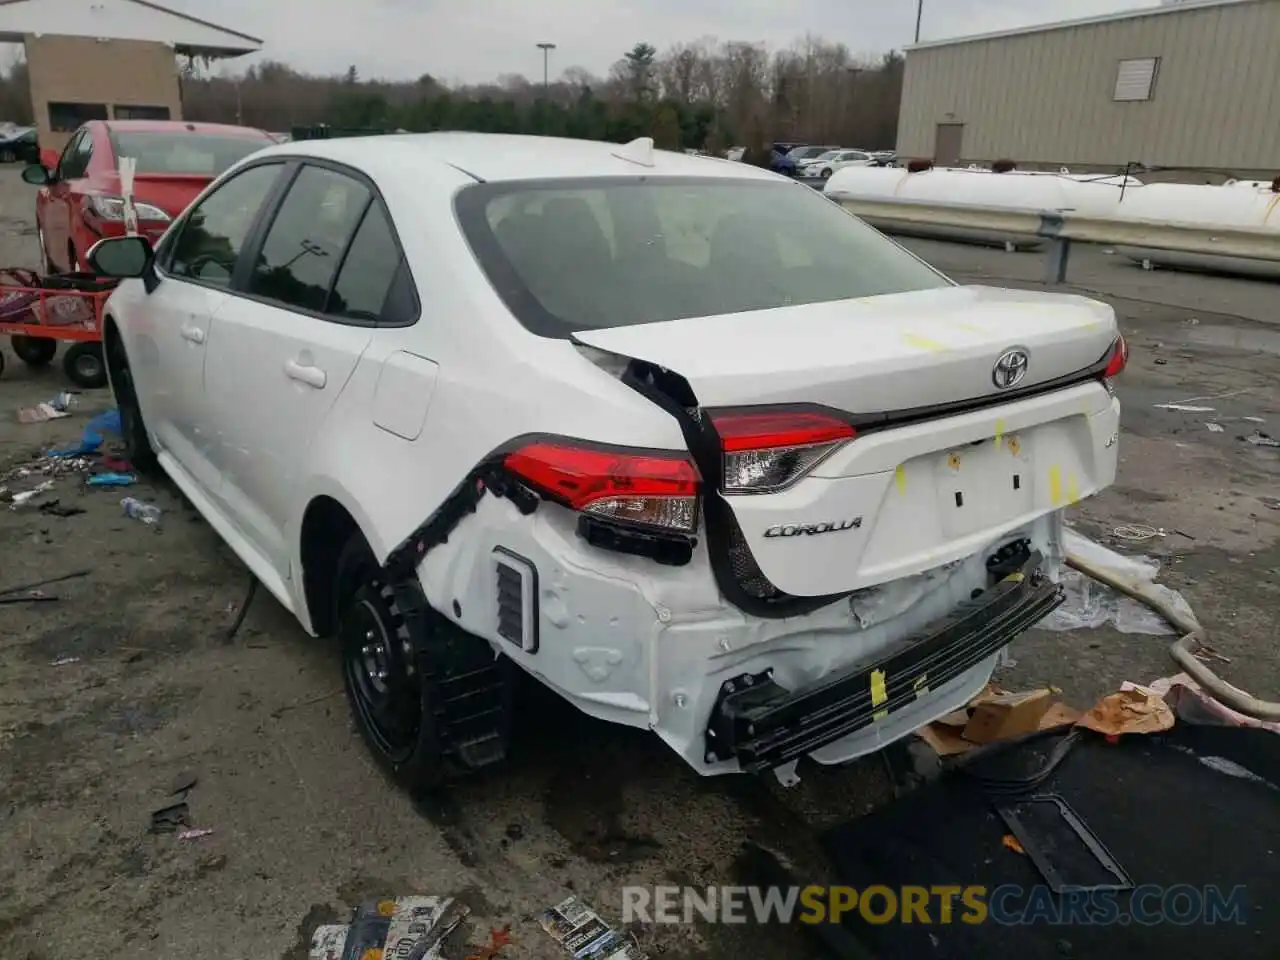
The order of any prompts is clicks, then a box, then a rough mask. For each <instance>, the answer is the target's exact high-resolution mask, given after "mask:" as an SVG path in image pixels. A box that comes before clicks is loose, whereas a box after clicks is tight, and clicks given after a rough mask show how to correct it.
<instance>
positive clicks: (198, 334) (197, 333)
mask: <svg viewBox="0 0 1280 960" xmlns="http://www.w3.org/2000/svg"><path fill="white" fill-rule="evenodd" d="M182 339H183V340H190V341H191V342H192V343H204V330H203V329H201V328H200V327H189V326H184V327H183V328H182Z"/></svg>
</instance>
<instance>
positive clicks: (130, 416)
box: [105, 328, 159, 476]
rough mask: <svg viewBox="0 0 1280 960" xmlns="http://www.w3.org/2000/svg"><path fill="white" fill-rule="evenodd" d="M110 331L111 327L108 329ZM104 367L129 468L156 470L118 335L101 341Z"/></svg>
mask: <svg viewBox="0 0 1280 960" xmlns="http://www.w3.org/2000/svg"><path fill="white" fill-rule="evenodd" d="M112 329H113V330H114V328H112ZM105 347H106V354H107V364H108V366H109V367H110V369H111V392H112V393H113V394H114V395H115V401H116V409H117V410H118V411H119V412H120V434H121V436H122V437H123V438H124V449H125V456H126V457H128V459H129V462H130V463H131V464H133V469H134V470H136V471H138V473H141V474H143V475H144V476H145V475H148V474H151V475H154V474H155V473H156V471H157V470H158V466H159V465H158V464H157V462H156V452H155V450H153V449H152V448H151V440H150V439H149V438H148V437H147V427H146V424H145V423H144V422H143V420H142V407H141V406H140V405H139V404H138V392H137V390H136V389H135V387H134V383H133V372H132V370H131V369H130V367H129V358H128V356H126V355H125V352H124V341H123V340H121V339H120V336H119V334H116V333H108V335H107V339H106V342H105Z"/></svg>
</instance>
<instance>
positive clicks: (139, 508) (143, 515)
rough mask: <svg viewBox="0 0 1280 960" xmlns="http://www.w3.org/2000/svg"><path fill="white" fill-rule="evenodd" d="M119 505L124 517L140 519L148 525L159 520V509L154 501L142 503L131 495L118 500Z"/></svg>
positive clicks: (152, 524)
mask: <svg viewBox="0 0 1280 960" xmlns="http://www.w3.org/2000/svg"><path fill="white" fill-rule="evenodd" d="M120 506H121V508H122V509H123V510H124V515H125V516H126V517H130V518H132V519H134V520H141V521H142V522H143V523H145V524H147V525H148V526H154V525H155V524H157V523H159V522H160V516H161V510H160V508H159V507H157V506H156V505H155V504H154V503H143V502H142V501H141V500H136V499H134V498H133V497H125V498H124V499H123V500H121V501H120Z"/></svg>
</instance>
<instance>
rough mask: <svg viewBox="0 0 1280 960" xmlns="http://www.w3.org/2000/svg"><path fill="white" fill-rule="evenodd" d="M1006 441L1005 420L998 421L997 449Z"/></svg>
mask: <svg viewBox="0 0 1280 960" xmlns="http://www.w3.org/2000/svg"><path fill="white" fill-rule="evenodd" d="M1003 442H1004V420H997V421H996V449H997V450H999V449H1000V444H1002V443H1003Z"/></svg>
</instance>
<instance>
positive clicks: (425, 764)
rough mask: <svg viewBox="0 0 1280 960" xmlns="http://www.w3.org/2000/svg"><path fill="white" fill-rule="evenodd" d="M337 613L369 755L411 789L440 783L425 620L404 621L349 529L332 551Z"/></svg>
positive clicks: (346, 674) (443, 770)
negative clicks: (424, 654)
mask: <svg viewBox="0 0 1280 960" xmlns="http://www.w3.org/2000/svg"><path fill="white" fill-rule="evenodd" d="M336 582H337V610H336V620H335V622H336V623H337V631H338V642H339V644H340V647H341V651H342V679H343V684H344V686H345V687H346V691H347V700H348V702H349V703H350V705H351V714H352V716H353V717H354V718H355V723H356V728H357V729H358V730H359V731H360V736H361V737H362V738H363V739H364V742H365V744H366V745H367V746H368V748H369V750H370V752H371V753H373V755H374V759H375V760H377V761H378V763H379V765H380V766H382V767H383V769H385V770H386V771H387V772H388V773H390V774H391V776H392V778H393V779H394V780H395V781H396V782H397V783H399V784H400V785H401V786H403V787H405V788H406V789H408V790H409V791H410V792H411V793H422V792H427V791H431V790H434V789H436V788H438V787H440V786H441V785H442V784H443V783H444V781H445V780H446V777H447V772H448V767H447V765H446V763H445V761H444V757H443V753H442V750H441V743H440V736H439V731H438V729H437V726H436V712H435V711H434V710H433V709H432V704H431V703H430V698H429V696H428V695H427V684H424V683H423V682H422V677H421V659H422V658H421V657H420V656H419V652H420V650H421V645H422V644H423V643H425V642H426V641H427V639H428V638H427V637H425V636H420V635H415V633H419V632H420V631H422V630H425V627H421V626H414V625H411V624H410V623H408V622H406V619H405V617H404V616H402V614H401V612H400V610H399V609H398V607H397V606H396V601H395V597H394V594H393V592H392V590H391V586H390V585H389V584H388V583H387V580H386V576H385V573H384V572H383V570H382V569H381V568H380V567H379V565H378V563H377V561H376V560H375V559H374V556H373V552H372V551H371V550H370V549H369V545H368V544H367V543H366V542H365V540H364V538H363V537H362V536H360V535H359V534H358V533H357V534H354V535H353V536H352V537H351V539H350V540H349V541H348V542H347V545H346V546H345V547H344V548H343V551H342V554H341V556H340V557H339V559H338V575H337V581H336Z"/></svg>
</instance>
